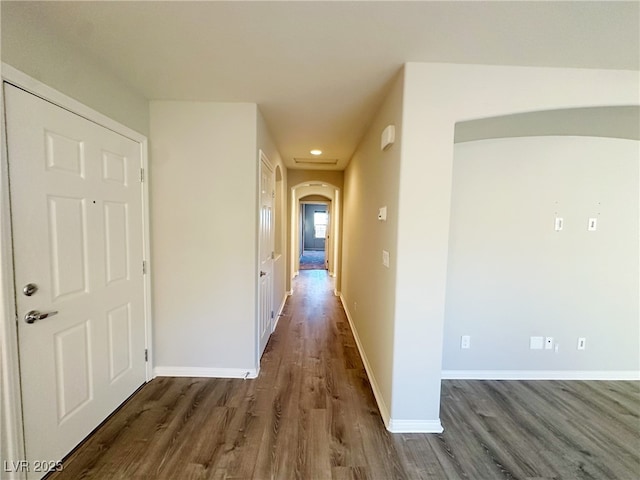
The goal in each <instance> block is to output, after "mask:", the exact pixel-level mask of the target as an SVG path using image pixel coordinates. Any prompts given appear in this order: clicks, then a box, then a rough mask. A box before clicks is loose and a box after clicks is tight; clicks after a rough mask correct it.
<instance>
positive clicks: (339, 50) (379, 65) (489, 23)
mask: <svg viewBox="0 0 640 480" xmlns="http://www.w3.org/2000/svg"><path fill="white" fill-rule="evenodd" d="M639 5H640V3H639V2H620V3H618V2H589V1H587V2H581V1H573V2H550V1H542V2H521V1H511V2H482V1H472V2H460V1H453V2H422V1H412V2H400V1H391V2H365V1H356V2H344V1H325V2H314V1H299V2H270V1H265V2H244V1H233V2H206V1H205V2H185V1H173V2H157V1H144V2H128V1H125V2H120V1H111V2H60V1H54V2H7V1H3V2H2V15H3V22H4V21H5V19H7V18H8V20H7V21H15V22H23V24H24V25H25V27H27V26H28V28H39V29H43V30H45V31H47V32H49V34H50V35H51V38H52V41H55V39H61V40H63V41H67V42H72V43H74V44H77V45H78V46H79V48H81V49H83V50H85V52H86V53H87V54H89V55H91V56H93V57H95V58H97V59H98V60H99V61H100V62H102V63H103V64H104V65H105V67H106V68H108V69H110V70H111V71H113V73H114V74H115V75H117V76H119V77H120V78H122V79H123V80H124V81H126V82H127V83H129V84H130V85H131V86H132V87H133V88H134V89H136V90H138V91H139V92H141V93H142V94H143V95H144V96H146V97H147V98H148V99H151V100H161V99H167V100H209V101H220V102H255V103H258V104H259V105H260V109H261V111H262V112H263V114H264V116H265V118H266V120H267V123H268V124H269V126H270V129H271V130H272V134H273V136H274V138H275V140H276V143H277V145H278V148H279V150H280V152H281V154H282V155H283V158H284V160H285V162H286V163H287V165H288V166H291V167H294V168H300V166H296V165H295V163H294V158H295V157H298V158H308V157H309V150H310V149H311V148H320V149H322V150H323V151H324V155H323V157H326V158H328V159H339V162H338V164H337V165H336V166H335V167H322V168H335V169H342V168H344V167H345V165H346V163H347V162H348V160H349V159H350V157H351V155H352V153H353V151H354V150H355V148H356V146H357V144H358V142H359V140H360V138H361V137H362V135H363V133H364V131H365V129H366V127H367V126H368V122H369V119H370V118H371V116H372V114H373V113H374V112H375V110H376V109H377V108H378V106H379V104H380V102H381V100H382V98H383V96H384V94H385V92H386V89H387V88H388V86H389V85H390V83H391V81H392V79H393V77H394V76H395V75H396V74H397V72H398V71H399V69H400V67H401V66H402V64H403V63H405V62H407V61H419V62H449V63H480V64H495V65H526V66H548V67H580V68H598V69H631V70H638V69H639V61H640V49H639V45H640V38H639V35H640V28H639V23H640V9H639ZM310 168H314V167H310ZM315 168H318V167H315Z"/></svg>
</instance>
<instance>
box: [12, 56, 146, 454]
mask: <svg viewBox="0 0 640 480" xmlns="http://www.w3.org/2000/svg"><path fill="white" fill-rule="evenodd" d="M5 82H7V83H10V84H12V85H15V86H16V87H18V88H21V89H22V90H24V91H26V92H28V93H31V94H33V95H35V96H37V97H40V98H42V99H44V100H46V101H48V102H50V103H53V104H54V105H57V106H59V107H61V108H63V109H65V110H68V111H70V112H72V113H75V114H76V115H79V116H81V117H83V118H85V119H87V120H89V121H91V122H94V123H96V124H98V125H100V126H102V127H105V128H107V129H109V130H112V131H113V132H115V133H118V134H120V135H122V136H124V137H127V138H129V139H131V140H133V141H135V142H137V143H139V144H140V157H141V159H142V168H143V169H144V178H143V182H142V183H141V194H142V209H143V212H142V213H143V215H142V222H143V258H144V259H145V261H146V275H144V316H145V318H144V322H145V343H146V347H145V348H146V349H147V351H148V355H149V356H148V361H147V363H146V372H145V378H146V381H149V380H151V379H152V378H153V368H152V366H153V350H152V348H153V347H152V342H151V338H152V303H151V271H152V269H151V265H150V262H149V259H150V258H151V249H150V240H149V237H150V230H149V181H148V178H149V177H148V172H149V159H148V140H147V137H145V136H144V135H142V134H140V133H138V132H136V131H134V130H132V129H131V128H129V127H127V126H125V125H122V124H120V123H118V122H116V121H115V120H113V119H111V118H109V117H107V116H105V115H103V114H102V113H100V112H98V111H96V110H93V109H92V108H90V107H88V106H86V105H84V104H82V103H80V102H78V101H77V100H74V99H73V98H71V97H68V96H67V95H65V94H63V93H61V92H59V91H58V90H55V89H53V88H51V87H49V86H48V85H45V84H44V83H42V82H40V81H39V80H36V79H34V78H32V77H30V76H29V75H27V74H25V73H23V72H21V71H20V70H17V69H16V68H14V67H12V66H10V65H7V64H5V63H2V91H0V130H1V135H2V149H1V152H0V155H1V160H2V162H1V164H0V173H1V176H0V227H1V231H0V261H1V264H2V269H0V355H1V358H0V368H1V370H0V382H1V386H2V388H1V389H0V391H1V392H2V393H1V396H0V407H1V409H2V410H1V411H0V416H1V418H2V422H1V423H0V425H2V427H1V428H2V431H0V434H1V435H2V437H3V438H4V439H6V442H2V443H3V445H2V450H1V451H0V454H1V455H0V456H2V458H3V459H7V460H8V461H9V460H23V459H24V458H25V445H24V434H23V432H24V425H23V422H22V414H23V412H22V392H21V389H20V370H19V357H18V329H17V311H16V304H15V288H14V270H13V245H12V232H11V209H10V205H9V175H8V166H9V157H8V151H7V137H6V125H5V118H6V117H5V102H4V83H5Z"/></svg>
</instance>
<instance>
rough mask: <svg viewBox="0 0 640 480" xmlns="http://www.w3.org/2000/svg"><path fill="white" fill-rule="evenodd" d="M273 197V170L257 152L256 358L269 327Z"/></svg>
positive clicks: (267, 336)
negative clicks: (258, 206)
mask: <svg viewBox="0 0 640 480" xmlns="http://www.w3.org/2000/svg"><path fill="white" fill-rule="evenodd" d="M273 197H274V189H273V170H272V168H271V166H270V165H269V163H268V160H267V158H266V157H265V156H264V154H263V153H262V152H260V259H259V263H260V279H259V284H258V285H259V286H258V292H259V294H258V295H259V298H258V305H259V307H258V308H259V313H258V323H259V325H258V348H259V352H258V353H259V356H262V353H263V352H264V348H265V347H266V346H267V342H268V341H269V336H270V335H271V331H272V328H273V327H272V325H273V314H274V312H273V235H274V232H273Z"/></svg>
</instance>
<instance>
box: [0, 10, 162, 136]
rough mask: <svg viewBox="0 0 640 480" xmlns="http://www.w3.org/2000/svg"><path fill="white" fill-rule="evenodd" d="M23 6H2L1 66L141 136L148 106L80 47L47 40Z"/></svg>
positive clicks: (43, 29) (146, 125) (146, 128)
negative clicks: (27, 76) (15, 70)
mask: <svg viewBox="0 0 640 480" xmlns="http://www.w3.org/2000/svg"><path fill="white" fill-rule="evenodd" d="M20 3H22V2H0V8H1V9H2V15H1V17H2V18H1V22H2V28H1V29H0V30H1V36H2V42H1V43H2V61H3V62H5V63H8V64H9V65H11V66H12V67H14V68H17V69H18V70H21V71H22V72H24V73H26V74H27V75H29V76H31V77H33V78H35V79H37V80H40V81H41V82H42V83H45V84H46V85H48V86H50V87H53V88H55V89H56V90H58V91H60V92H62V93H64V94H65V95H67V96H69V97H71V98H74V99H75V100H78V101H80V102H82V103H84V104H85V105H87V106H89V107H91V108H93V109H94V110H97V111H98V112H100V113H102V114H104V115H106V116H108V117H110V118H112V119H114V120H117V121H118V122H120V123H122V124H123V125H126V126H127V127H129V128H131V129H133V130H136V131H138V132H140V133H142V134H143V135H146V136H148V135H149V102H148V101H147V99H146V98H145V97H144V96H143V95H142V94H141V93H139V92H137V91H136V90H134V89H133V88H132V87H131V86H130V85H129V84H127V83H125V82H123V81H122V80H120V79H119V78H118V77H117V76H115V75H114V74H112V73H111V71H110V70H109V69H108V68H107V67H106V66H105V65H104V64H102V63H100V62H99V61H98V60H96V59H94V58H91V57H89V56H87V55H86V54H85V53H84V52H83V51H82V50H81V49H80V48H79V47H78V46H76V45H71V44H69V43H68V42H66V41H63V40H61V39H59V38H53V37H52V36H50V35H49V34H48V31H47V29H46V27H44V26H43V25H40V24H38V23H37V22H38V20H37V16H34V15H31V14H30V9H25V8H24V5H20Z"/></svg>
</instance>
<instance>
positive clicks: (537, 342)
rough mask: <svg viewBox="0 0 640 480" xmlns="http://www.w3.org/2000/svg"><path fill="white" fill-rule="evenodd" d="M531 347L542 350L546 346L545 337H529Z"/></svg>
mask: <svg viewBox="0 0 640 480" xmlns="http://www.w3.org/2000/svg"><path fill="white" fill-rule="evenodd" d="M529 348H530V349H531V350H542V349H543V348H544V337H531V338H530V339H529Z"/></svg>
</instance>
